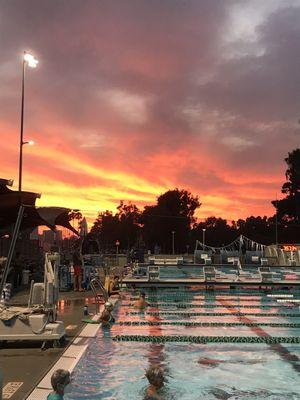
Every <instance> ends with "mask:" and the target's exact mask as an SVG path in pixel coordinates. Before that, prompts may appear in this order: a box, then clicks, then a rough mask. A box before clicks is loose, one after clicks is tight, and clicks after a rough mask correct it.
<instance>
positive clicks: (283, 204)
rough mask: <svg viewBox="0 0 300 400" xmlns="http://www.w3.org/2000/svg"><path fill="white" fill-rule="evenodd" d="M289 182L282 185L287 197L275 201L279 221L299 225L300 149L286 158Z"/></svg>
mask: <svg viewBox="0 0 300 400" xmlns="http://www.w3.org/2000/svg"><path fill="white" fill-rule="evenodd" d="M285 162H286V163H287V166H288V168H287V170H286V173H285V176H286V179H287V181H286V182H285V183H284V184H283V185H282V188H281V192H282V193H284V194H285V195H286V197H285V198H284V199H282V200H273V201H272V204H273V206H274V207H275V208H277V218H278V221H279V222H281V223H284V224H291V223H295V222H297V223H299V221H300V149H295V150H293V151H292V152H291V153H288V157H287V158H285Z"/></svg>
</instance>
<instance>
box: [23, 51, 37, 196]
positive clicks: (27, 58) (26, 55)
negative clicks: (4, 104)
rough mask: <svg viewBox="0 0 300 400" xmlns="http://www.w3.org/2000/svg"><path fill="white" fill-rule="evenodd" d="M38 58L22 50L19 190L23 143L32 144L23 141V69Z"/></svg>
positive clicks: (34, 62) (31, 64) (32, 64)
mask: <svg viewBox="0 0 300 400" xmlns="http://www.w3.org/2000/svg"><path fill="white" fill-rule="evenodd" d="M37 64H38V60H36V59H35V58H34V57H33V56H32V55H31V54H29V53H27V52H26V51H24V55H23V63H22V100H21V128H20V149H19V151H20V155H19V191H21V190H22V163H23V146H24V144H32V143H31V142H24V139H23V127H24V100H25V69H26V65H28V66H29V67H31V68H36V66H37Z"/></svg>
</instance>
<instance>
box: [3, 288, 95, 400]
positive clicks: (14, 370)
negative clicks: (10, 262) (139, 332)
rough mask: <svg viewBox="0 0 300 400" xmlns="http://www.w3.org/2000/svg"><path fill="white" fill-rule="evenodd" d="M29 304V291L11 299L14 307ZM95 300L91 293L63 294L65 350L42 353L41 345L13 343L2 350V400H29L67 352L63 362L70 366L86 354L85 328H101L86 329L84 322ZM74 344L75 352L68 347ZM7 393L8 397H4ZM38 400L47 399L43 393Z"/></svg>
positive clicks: (60, 316) (38, 343)
mask: <svg viewBox="0 0 300 400" xmlns="http://www.w3.org/2000/svg"><path fill="white" fill-rule="evenodd" d="M27 301H28V292H27V291H23V292H20V293H18V294H16V295H15V296H14V297H13V298H12V300H11V304H20V305H21V304H26V303H27ZM92 301H93V295H92V292H91V291H87V292H62V293H60V300H59V306H58V314H59V317H58V318H59V319H60V320H62V321H63V322H64V324H65V327H66V332H67V334H66V343H65V345H64V346H63V347H62V348H50V349H47V350H45V351H42V350H41V343H40V342H35V343H34V342H30V343H26V342H19V343H18V342H11V343H8V344H7V345H6V346H5V347H4V348H0V370H1V371H2V373H3V388H5V387H6V391H4V396H3V400H6V399H10V400H24V399H26V398H27V396H28V395H29V393H30V392H31V391H32V390H33V388H35V387H36V386H37V384H38V383H39V382H40V381H41V379H42V378H43V376H44V375H45V374H46V373H47V371H49V369H51V367H52V366H53V365H54V364H55V363H56V362H57V361H58V360H59V359H60V358H61V356H62V354H63V353H64V352H65V350H66V349H67V352H66V355H65V360H64V361H65V362H66V358H68V360H69V363H71V362H72V361H73V362H74V358H77V357H78V355H79V353H78V352H80V351H82V352H84V350H85V347H84V346H85V343H84V336H83V335H86V336H87V332H85V329H86V328H87V329H91V327H94V328H96V327H97V326H98V325H90V326H88V325H87V326H86V328H84V325H86V324H84V323H83V322H82V321H81V320H82V318H83V307H84V305H85V304H86V303H88V304H89V310H90V312H94V309H95V306H94V304H93V303H92ZM82 328H83V329H82ZM78 335H80V336H79V337H80V340H79V341H77V342H76V340H77V338H76V337H77V336H78ZM75 338H76V339H75ZM72 341H73V343H75V344H76V348H77V351H76V352H75V353H74V352H72V350H69V348H70V347H68V346H69V345H70V343H71V342H72ZM73 350H74V349H73ZM68 351H69V353H68ZM61 367H62V366H61ZM66 367H67V366H65V368H66ZM57 368H58V367H57ZM14 390H15V392H14ZM13 392H14V393H13ZM48 392H49V391H48ZM5 393H7V394H6V395H5ZM9 393H11V395H10V394H9ZM9 396H10V397H9ZM33 398H34V397H33ZM35 398H36V399H39V400H42V399H44V398H46V396H44V393H41V395H40V396H39V397H35Z"/></svg>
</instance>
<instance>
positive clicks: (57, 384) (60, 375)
mask: <svg viewBox="0 0 300 400" xmlns="http://www.w3.org/2000/svg"><path fill="white" fill-rule="evenodd" d="M70 382H71V379H70V372H69V371H67V370H65V369H57V370H56V371H54V373H53V375H52V376H51V385H52V387H53V390H54V391H55V392H57V393H59V394H64V390H65V387H66V386H67V385H68V384H69V383H70Z"/></svg>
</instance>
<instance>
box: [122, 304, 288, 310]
mask: <svg viewBox="0 0 300 400" xmlns="http://www.w3.org/2000/svg"><path fill="white" fill-rule="evenodd" d="M123 306H125V307H132V306H134V303H129V304H123ZM167 306H169V307H177V308H285V309H286V308H289V307H291V306H288V305H285V306H284V305H278V304H274V305H270V304H268V305H260V304H257V305H253V304H250V305H245V304H236V305H234V304H231V305H227V306H224V305H223V304H191V303H149V307H167Z"/></svg>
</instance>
